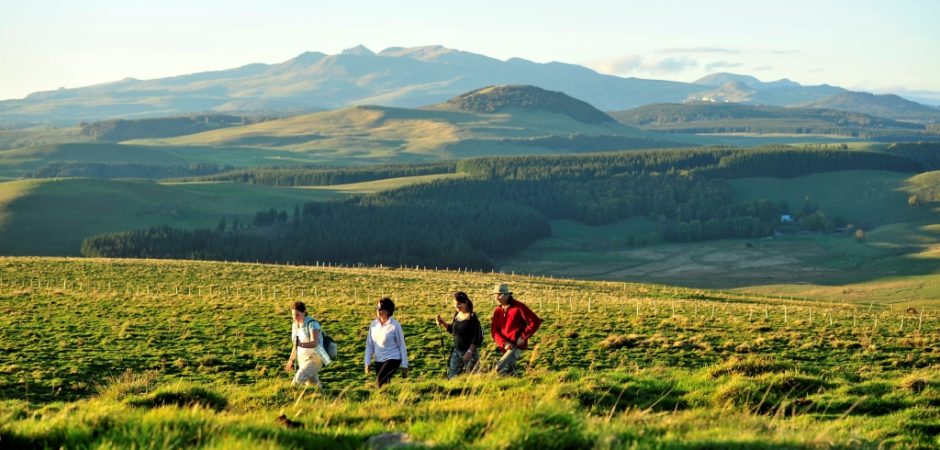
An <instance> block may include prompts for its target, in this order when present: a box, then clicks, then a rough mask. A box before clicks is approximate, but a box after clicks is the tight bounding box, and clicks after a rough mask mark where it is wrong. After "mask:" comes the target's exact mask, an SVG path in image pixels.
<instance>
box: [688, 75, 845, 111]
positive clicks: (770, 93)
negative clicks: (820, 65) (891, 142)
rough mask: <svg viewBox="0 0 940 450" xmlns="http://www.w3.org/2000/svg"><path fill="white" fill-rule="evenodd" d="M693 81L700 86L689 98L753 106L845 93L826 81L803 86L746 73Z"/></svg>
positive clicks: (792, 103)
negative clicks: (765, 79)
mask: <svg viewBox="0 0 940 450" xmlns="http://www.w3.org/2000/svg"><path fill="white" fill-rule="evenodd" d="M694 84H697V85H700V86H703V87H704V89H703V90H702V91H700V92H697V93H695V94H693V95H692V96H690V97H689V98H688V99H689V100H698V101H712V102H733V103H747V104H756V105H775V106H797V105H802V104H805V103H810V102H814V101H818V100H821V99H823V98H825V97H827V96H830V95H833V94H838V93H841V92H845V89H842V88H840V87H835V86H829V85H826V84H823V85H819V86H803V85H801V84H799V83H796V82H794V81H790V80H788V79H786V78H784V79H782V80H777V81H770V82H763V81H760V80H758V79H757V78H755V77H753V76H750V75H741V74H734V73H724V72H722V73H714V74H711V75H708V76H705V77H702V78H700V79H698V80H696V81H695V82H694ZM856 112H861V111H856Z"/></svg>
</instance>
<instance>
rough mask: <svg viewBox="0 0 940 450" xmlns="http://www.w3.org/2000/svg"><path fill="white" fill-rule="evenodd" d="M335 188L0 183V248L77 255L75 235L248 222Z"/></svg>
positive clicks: (78, 238)
mask: <svg viewBox="0 0 940 450" xmlns="http://www.w3.org/2000/svg"><path fill="white" fill-rule="evenodd" d="M342 195H343V194H341V193H338V192H335V191H318V190H309V189H293V188H274V187H268V186H260V185H246V184H237V183H181V184H179V183H177V184H160V183H156V182H151V181H126V180H125V181H122V180H102V179H87V178H73V179H58V180H18V181H8V182H4V183H0V253H2V254H5V255H78V254H79V250H80V247H81V243H82V240H84V239H85V238H86V237H88V236H92V235H95V234H100V233H108V232H117V231H126V230H135V229H146V228H150V227H155V226H162V225H169V226H173V227H181V228H215V227H216V225H217V224H218V223H219V221H220V220H221V219H222V218H223V217H225V218H226V220H227V222H228V224H229V225H231V224H232V222H233V220H234V219H236V218H237V219H238V220H239V221H240V222H241V223H242V224H245V225H248V224H250V223H251V221H252V220H253V217H254V214H255V213H256V212H258V211H261V210H265V209H269V208H275V209H279V210H286V211H288V213H291V212H292V211H293V210H294V208H295V207H299V206H302V205H303V204H304V203H306V202H308V201H312V200H325V199H332V198H338V197H340V196H342Z"/></svg>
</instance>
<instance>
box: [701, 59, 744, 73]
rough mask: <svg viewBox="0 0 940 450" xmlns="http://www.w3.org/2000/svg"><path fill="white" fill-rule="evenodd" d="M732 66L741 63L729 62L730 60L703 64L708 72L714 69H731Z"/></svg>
mask: <svg viewBox="0 0 940 450" xmlns="http://www.w3.org/2000/svg"><path fill="white" fill-rule="evenodd" d="M734 67H741V63H737V62H731V61H715V62H711V63H708V65H706V66H705V70H706V71H708V72H712V71H715V70H720V69H731V68H734Z"/></svg>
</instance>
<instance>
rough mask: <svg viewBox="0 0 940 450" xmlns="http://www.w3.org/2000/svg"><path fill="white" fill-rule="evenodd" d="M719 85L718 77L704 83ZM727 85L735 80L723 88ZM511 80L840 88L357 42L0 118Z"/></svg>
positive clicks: (288, 106)
mask: <svg viewBox="0 0 940 450" xmlns="http://www.w3.org/2000/svg"><path fill="white" fill-rule="evenodd" d="M719 81H724V82H723V83H721V84H719V85H718V86H712V85H710V84H716V83H718V82H719ZM728 81H738V82H739V83H736V84H731V85H728V84H727V82H728ZM513 84H524V85H533V86H539V87H541V88H543V89H546V90H550V91H559V92H564V93H565V94H567V95H569V96H571V97H574V98H577V99H580V100H582V101H585V102H587V103H589V104H591V105H592V106H594V107H595V108H597V109H600V110H602V111H605V110H606V111H609V110H624V109H630V108H634V107H637V106H642V105H645V104H650V103H675V102H681V101H683V100H686V99H690V98H692V99H702V98H709V99H713V100H716V101H724V100H729V99H733V100H735V101H740V102H744V103H752V104H768V105H776V106H797V105H806V104H810V103H813V102H817V101H821V100H822V99H823V98H825V97H827V96H830V95H833V94H836V93H839V92H843V91H845V90H844V89H842V88H839V87H834V86H828V85H819V86H803V85H800V84H799V83H796V82H793V81H790V80H787V79H782V80H777V81H771V82H762V81H760V80H758V79H757V78H755V77H753V76H749V75H738V74H728V73H718V74H712V75H709V76H708V77H704V78H702V79H699V80H697V81H696V82H694V83H683V82H677V81H665V80H653V79H641V78H635V77H618V76H614V75H607V74H602V73H599V72H597V71H595V70H592V69H590V68H587V67H584V66H580V65H576V64H568V63H562V62H547V63H536V62H532V61H529V60H526V59H522V58H510V59H507V60H505V61H503V60H499V59H495V58H491V57H489V56H486V55H481V54H476V53H472V52H466V51H461V50H455V49H450V48H447V47H443V46H440V45H432V46H421V47H389V48H386V49H384V50H381V51H379V52H373V51H372V50H370V49H368V48H366V47H364V46H361V45H360V46H356V47H352V48H350V49H346V50H344V51H343V52H340V53H338V54H334V55H328V54H325V53H321V52H304V53H301V54H300V55H298V56H296V57H294V58H291V59H289V60H286V61H284V62H281V63H277V64H262V63H252V64H246V65H242V66H239V67H235V68H231V69H223V70H217V71H208V72H198V73H191V74H183V75H178V76H173V77H165V78H157V79H150V80H139V79H135V78H125V79H123V80H118V81H112V82H107V83H100V84H95V85H91V86H84V87H78V88H71V89H58V90H51V91H40V92H34V93H31V94H29V95H27V96H26V97H25V98H22V99H11V100H3V101H0V124H3V125H4V126H7V127H17V126H21V127H22V126H30V124H33V125H35V124H50V123H51V124H57V125H66V124H67V125H73V124H75V123H78V122H79V121H93V120H104V119H118V118H120V119H130V118H145V117H159V116H168V115H182V114H192V113H226V114H240V113H250V112H261V113H271V112H279V113H284V112H290V113H292V114H293V113H303V112H309V111H316V110H324V109H335V108H342V107H348V106H352V105H359V104H381V105H385V106H393V107H405V108H415V107H420V106H426V105H432V104H437V103H440V102H443V101H446V100H448V99H450V98H452V97H454V96H456V95H459V94H462V93H465V92H468V91H472V90H476V89H480V88H482V87H484V86H492V85H513ZM722 86H725V87H726V89H725V90H724V91H723V90H722ZM732 88H733V89H732ZM860 112H864V111H860Z"/></svg>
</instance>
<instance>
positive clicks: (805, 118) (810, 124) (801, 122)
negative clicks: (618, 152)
mask: <svg viewBox="0 0 940 450" xmlns="http://www.w3.org/2000/svg"><path fill="white" fill-rule="evenodd" d="M610 114H611V116H613V117H615V118H616V119H617V120H618V121H620V122H621V123H624V124H627V125H631V126H636V127H642V128H644V129H648V130H656V131H669V132H679V133H731V132H734V133H790V134H839V135H846V136H855V137H859V136H862V135H882V134H885V133H891V132H893V133H898V134H914V133H919V132H923V133H925V134H926V133H927V130H926V127H925V126H924V125H922V124H915V123H909V122H899V121H896V120H892V119H885V118H881V117H874V116H870V115H867V114H859V113H853V112H848V111H839V110H833V109H820V108H783V107H778V106H756V105H742V104H735V103H682V104H657V105H646V106H641V107H639V108H634V109H631V110H627V111H618V112H612V113H610Z"/></svg>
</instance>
